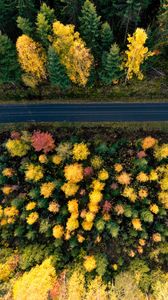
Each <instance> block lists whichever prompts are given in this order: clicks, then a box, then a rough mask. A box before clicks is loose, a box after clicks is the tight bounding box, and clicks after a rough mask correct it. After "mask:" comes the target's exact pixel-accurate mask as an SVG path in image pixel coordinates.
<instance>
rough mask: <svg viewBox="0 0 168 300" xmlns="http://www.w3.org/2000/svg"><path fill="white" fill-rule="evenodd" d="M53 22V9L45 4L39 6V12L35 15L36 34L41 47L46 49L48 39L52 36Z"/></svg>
mask: <svg viewBox="0 0 168 300" xmlns="http://www.w3.org/2000/svg"><path fill="white" fill-rule="evenodd" d="M54 20H55V13H54V9H51V8H50V7H49V6H47V5H46V4H45V3H43V4H42V5H41V8H40V11H39V13H38V14H37V22H36V26H37V34H38V37H39V39H40V41H41V42H42V44H43V46H44V47H46V48H48V46H49V39H48V37H49V36H50V35H51V34H52V24H53V22H54Z"/></svg>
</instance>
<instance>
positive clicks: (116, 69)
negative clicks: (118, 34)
mask: <svg viewBox="0 0 168 300" xmlns="http://www.w3.org/2000/svg"><path fill="white" fill-rule="evenodd" d="M121 75H122V71H121V57H120V49H119V47H118V45H117V44H116V43H114V44H113V45H112V46H111V49H110V51H109V52H104V53H103V55H102V66H101V71H100V73H99V79H100V82H101V83H102V84H103V85H110V84H112V82H113V81H116V80H118V79H119V78H120V77H121Z"/></svg>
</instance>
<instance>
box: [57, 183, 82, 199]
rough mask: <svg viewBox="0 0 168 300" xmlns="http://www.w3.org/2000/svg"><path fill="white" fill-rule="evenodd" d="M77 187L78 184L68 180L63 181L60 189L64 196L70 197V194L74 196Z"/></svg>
mask: <svg viewBox="0 0 168 300" xmlns="http://www.w3.org/2000/svg"><path fill="white" fill-rule="evenodd" d="M78 189H79V186H78V185H77V184H75V183H72V182H70V181H69V182H66V183H64V184H63V186H62V187H61V190H62V191H63V192H64V193H65V196H66V198H68V197H71V196H75V194H76V193H77V191H78Z"/></svg>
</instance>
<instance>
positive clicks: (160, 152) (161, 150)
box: [154, 144, 168, 160]
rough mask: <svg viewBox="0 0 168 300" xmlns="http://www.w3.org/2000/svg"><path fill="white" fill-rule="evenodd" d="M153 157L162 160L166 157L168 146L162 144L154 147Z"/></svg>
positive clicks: (167, 155)
mask: <svg viewBox="0 0 168 300" xmlns="http://www.w3.org/2000/svg"><path fill="white" fill-rule="evenodd" d="M154 154H155V157H156V159H158V160H162V159H164V158H167V157H168V144H162V145H161V146H156V147H155V153H154Z"/></svg>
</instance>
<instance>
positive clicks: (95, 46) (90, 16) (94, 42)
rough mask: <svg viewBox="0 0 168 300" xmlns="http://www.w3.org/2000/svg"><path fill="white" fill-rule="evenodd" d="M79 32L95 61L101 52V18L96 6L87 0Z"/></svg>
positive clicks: (83, 8) (82, 12)
mask: <svg viewBox="0 0 168 300" xmlns="http://www.w3.org/2000/svg"><path fill="white" fill-rule="evenodd" d="M79 20H80V27H79V31H80V34H81V37H82V38H83V40H84V41H85V42H86V45H87V47H88V48H90V49H91V51H92V53H93V55H94V56H95V59H96V58H97V56H98V55H99V52H100V46H99V42H100V26H101V22H100V17H99V16H98V15H97V12H96V7H95V5H94V4H93V3H92V2H91V1H90V0H86V1H85V3H84V5H83V7H82V11H81V17H80V18H79Z"/></svg>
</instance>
